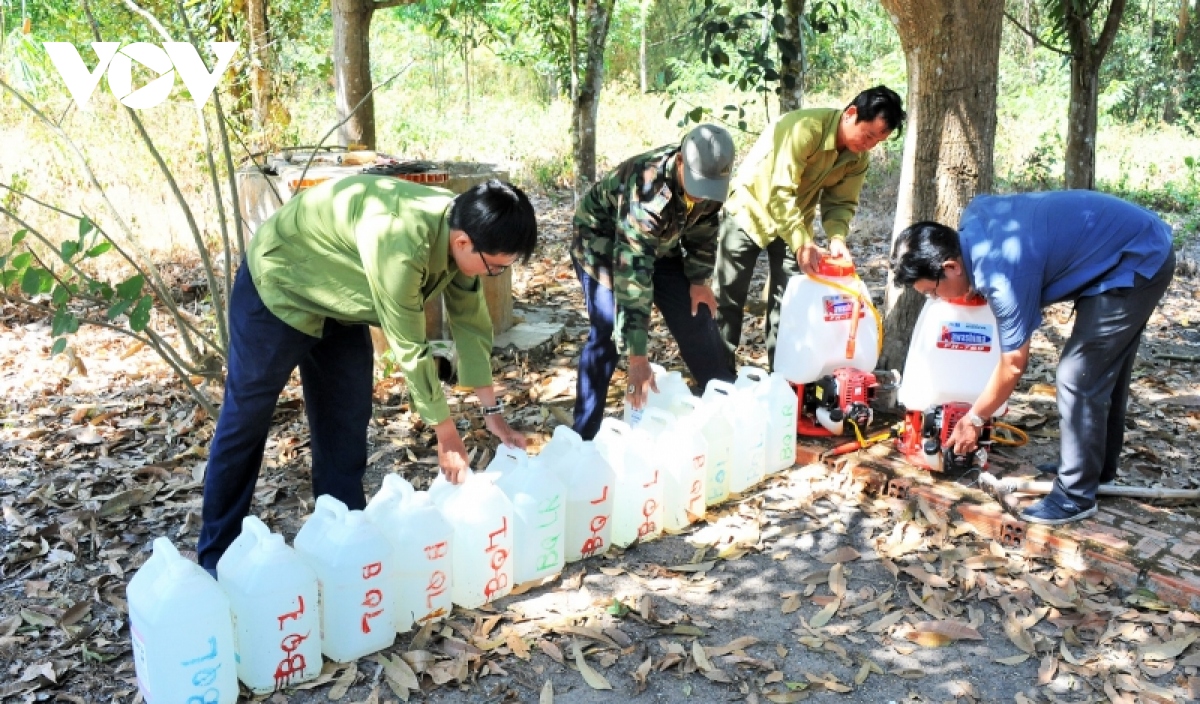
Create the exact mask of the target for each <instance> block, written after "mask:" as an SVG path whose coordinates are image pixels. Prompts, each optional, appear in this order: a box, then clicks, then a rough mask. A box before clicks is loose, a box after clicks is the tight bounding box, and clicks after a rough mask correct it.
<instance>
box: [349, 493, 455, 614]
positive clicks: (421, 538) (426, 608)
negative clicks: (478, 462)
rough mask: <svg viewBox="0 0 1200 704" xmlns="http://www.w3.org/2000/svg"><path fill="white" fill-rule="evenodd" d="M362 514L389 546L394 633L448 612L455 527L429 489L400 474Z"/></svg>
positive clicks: (451, 606) (452, 573)
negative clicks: (417, 487)
mask: <svg viewBox="0 0 1200 704" xmlns="http://www.w3.org/2000/svg"><path fill="white" fill-rule="evenodd" d="M365 513H366V514H367V518H368V519H369V520H370V521H371V522H372V523H374V524H375V527H376V528H378V529H379V530H380V531H381V532H382V533H383V534H384V535H385V536H386V537H387V539H388V541H389V542H390V543H391V544H392V555H393V556H394V557H395V569H394V570H392V594H393V599H392V614H393V619H392V621H393V624H394V628H395V629H396V632H397V633H404V632H406V631H408V630H409V629H410V628H412V627H413V626H414V625H416V626H418V627H419V626H423V625H425V624H426V623H428V622H430V621H438V620H440V619H443V618H445V617H446V616H448V615H449V614H450V611H451V610H452V609H453V608H454V605H453V604H452V603H451V601H450V585H451V584H452V583H453V576H454V570H453V566H452V565H453V558H452V557H451V555H452V553H453V552H454V528H453V527H452V526H451V525H450V524H449V523H447V522H446V519H445V518H443V517H442V513H441V511H439V510H438V508H437V506H435V505H434V503H433V499H432V498H430V496H429V492H427V491H414V490H413V487H412V484H409V483H408V481H407V480H406V479H405V478H404V477H402V476H400V475H399V474H389V475H387V476H386V477H384V478H383V486H381V487H380V489H379V491H378V492H376V493H375V496H373V497H371V501H370V502H369V503H368V504H367V508H366V511H365Z"/></svg>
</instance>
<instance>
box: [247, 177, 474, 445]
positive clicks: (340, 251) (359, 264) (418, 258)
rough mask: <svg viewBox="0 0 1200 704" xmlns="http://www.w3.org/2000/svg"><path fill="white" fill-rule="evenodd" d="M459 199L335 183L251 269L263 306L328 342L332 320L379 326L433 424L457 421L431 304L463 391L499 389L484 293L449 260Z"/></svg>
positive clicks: (305, 204) (313, 194) (273, 234)
mask: <svg viewBox="0 0 1200 704" xmlns="http://www.w3.org/2000/svg"><path fill="white" fill-rule="evenodd" d="M453 199H454V194H452V193H450V192H449V191H445V190H442V189H440V188H431V187H429V186H422V185H418V184H414V183H409V182H407V181H401V180H399V179H395V178H390V177H386V176H365V175H364V176H351V177H348V178H344V179H341V180H338V181H327V182H325V183H323V184H320V185H318V186H316V187H314V188H311V189H309V190H307V191H304V192H303V193H301V194H300V195H298V196H296V197H295V198H293V199H291V200H290V201H288V202H287V203H285V204H284V206H283V207H282V208H280V209H279V210H278V211H277V212H276V213H275V214H274V215H272V216H271V218H270V219H268V220H267V221H266V222H265V223H263V224H262V226H261V227H259V229H258V231H257V233H255V235H254V239H253V240H251V242H250V246H249V247H248V248H247V253H246V261H247V263H248V264H249V266H250V274H251V276H252V277H253V279H254V285H255V286H256V287H257V288H258V292H259V295H260V296H261V297H262V300H263V303H265V304H266V306H267V308H268V309H270V311H271V312H272V313H274V314H275V315H277V316H278V317H279V318H280V319H281V320H283V321H284V322H285V323H287V324H288V325H291V326H292V327H294V328H296V329H297V330H299V331H301V332H303V333H305V334H308V335H312V336H314V337H320V336H321V331H322V329H323V328H324V325H325V319H326V318H333V319H334V320H339V321H343V322H348V323H368V324H371V325H378V326H379V327H380V328H382V329H383V333H384V335H386V336H387V339H388V343H389V344H390V345H391V347H392V351H393V352H394V354H395V355H396V361H397V363H398V364H399V365H400V369H401V370H402V371H403V372H404V377H405V381H406V383H407V385H408V389H409V393H410V395H411V397H412V403H413V406H414V408H415V409H416V411H417V412H418V413H419V414H420V415H421V417H422V418H423V419H425V421H427V422H429V423H439V422H441V421H443V420H445V419H446V418H448V417H449V416H450V410H449V407H448V406H447V405H446V397H445V393H444V392H443V391H442V385H441V382H440V381H438V378H437V368H436V366H435V364H434V361H433V358H432V356H431V354H430V351H429V345H428V344H427V341H426V338H425V302H426V301H428V300H430V299H432V298H434V297H436V296H437V295H438V294H442V300H443V301H444V303H445V312H446V318H447V319H448V321H449V322H450V331H451V334H453V336H454V341H455V346H456V349H457V352H458V378H459V382H460V383H461V384H463V385H464V386H470V387H479V386H488V385H490V384H491V383H492V367H491V352H492V323H491V319H490V317H489V316H488V310H487V302H486V301H485V300H484V296H483V285H482V284H481V283H480V281H479V277H477V276H467V275H465V274H463V273H462V272H460V271H459V270H458V267H457V265H456V264H455V262H454V259H453V258H452V257H451V256H450V244H449V243H450V230H449V225H448V221H447V215H448V211H449V209H450V205H451V203H452V201H453Z"/></svg>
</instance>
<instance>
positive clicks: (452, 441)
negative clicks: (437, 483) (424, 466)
mask: <svg viewBox="0 0 1200 704" xmlns="http://www.w3.org/2000/svg"><path fill="white" fill-rule="evenodd" d="M434 432H436V433H437V439H438V466H440V467H441V468H442V474H445V475H446V479H448V480H449V481H450V483H451V484H462V483H463V482H464V481H466V479H467V474H468V473H469V472H470V471H471V464H470V462H469V461H468V460H467V447H466V445H463V441H462V438H461V437H459V436H458V428H456V427H454V421H453V420H451V419H449V418H447V419H446V420H444V421H442V422H441V423H438V424H437V425H435V426H434Z"/></svg>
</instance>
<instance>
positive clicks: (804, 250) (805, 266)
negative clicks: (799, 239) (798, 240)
mask: <svg viewBox="0 0 1200 704" xmlns="http://www.w3.org/2000/svg"><path fill="white" fill-rule="evenodd" d="M796 263H797V264H799V265H800V271H802V272H804V273H805V274H807V275H808V276H813V275H815V274H816V273H817V265H818V264H820V263H821V250H820V248H819V247H817V245H815V244H813V243H812V242H805V243H804V244H802V245H801V246H800V249H798V250H796Z"/></svg>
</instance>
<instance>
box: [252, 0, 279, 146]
mask: <svg viewBox="0 0 1200 704" xmlns="http://www.w3.org/2000/svg"><path fill="white" fill-rule="evenodd" d="M246 29H247V30H248V32H249V34H250V98H251V103H252V106H253V112H254V114H253V119H252V122H251V124H252V125H253V127H254V131H255V132H257V133H260V134H261V133H262V131H263V130H265V129H266V127H267V124H268V122H270V119H271V101H272V95H271V69H272V65H273V62H272V60H271V35H270V27H269V25H268V21H267V0H247V2H246Z"/></svg>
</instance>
